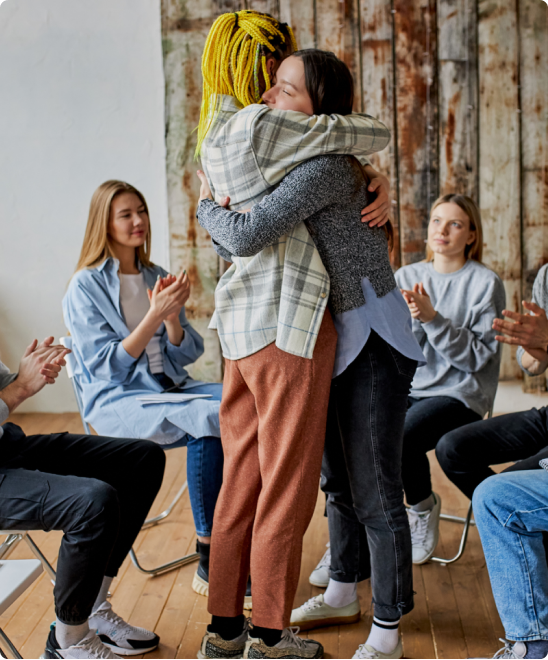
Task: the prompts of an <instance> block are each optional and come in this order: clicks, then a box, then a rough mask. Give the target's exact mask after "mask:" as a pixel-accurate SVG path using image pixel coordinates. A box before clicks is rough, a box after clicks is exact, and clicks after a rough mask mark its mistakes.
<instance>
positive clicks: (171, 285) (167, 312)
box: [148, 270, 190, 324]
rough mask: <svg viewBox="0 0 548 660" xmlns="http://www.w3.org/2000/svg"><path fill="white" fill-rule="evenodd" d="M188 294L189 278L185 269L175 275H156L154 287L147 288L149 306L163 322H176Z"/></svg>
mask: <svg viewBox="0 0 548 660" xmlns="http://www.w3.org/2000/svg"><path fill="white" fill-rule="evenodd" d="M189 296H190V280H189V279H188V275H187V272H186V270H182V271H181V272H180V273H179V275H177V277H175V275H166V277H158V279H157V280H156V284H155V285H154V288H153V289H152V290H151V289H149V290H148V298H149V300H150V307H151V310H152V311H153V313H155V314H156V316H157V318H159V319H161V321H163V322H164V323H167V324H169V323H178V321H179V314H180V313H181V309H182V308H183V307H184V305H185V303H186V301H187V300H188V298H189Z"/></svg>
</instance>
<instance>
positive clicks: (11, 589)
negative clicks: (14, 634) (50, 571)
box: [0, 559, 42, 658]
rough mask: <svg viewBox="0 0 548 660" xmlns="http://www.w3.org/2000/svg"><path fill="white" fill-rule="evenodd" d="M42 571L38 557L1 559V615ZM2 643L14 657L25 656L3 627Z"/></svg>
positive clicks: (0, 640) (0, 633) (0, 641)
mask: <svg viewBox="0 0 548 660" xmlns="http://www.w3.org/2000/svg"><path fill="white" fill-rule="evenodd" d="M41 573H42V564H41V563H40V562H39V561H38V560H37V559H8V560H4V561H0V615H1V614H4V612H5V611H6V610H7V609H8V607H9V606H10V605H12V604H13V603H14V602H15V601H16V600H17V599H18V598H19V596H21V594H22V593H23V592H24V591H26V589H28V588H29V587H30V585H31V584H32V583H33V582H34V581H35V580H36V578H38V577H39V576H40V574H41ZM0 643H1V646H2V649H3V650H4V651H6V650H7V651H8V652H9V653H10V654H11V656H12V657H13V658H22V657H23V656H22V655H20V653H19V651H18V650H17V649H16V648H15V646H14V645H13V644H12V642H11V640H10V638H9V637H8V636H7V635H6V633H5V632H4V631H3V630H2V628H0Z"/></svg>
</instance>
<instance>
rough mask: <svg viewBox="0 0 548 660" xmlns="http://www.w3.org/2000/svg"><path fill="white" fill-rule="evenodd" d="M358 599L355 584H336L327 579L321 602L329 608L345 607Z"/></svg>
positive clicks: (335, 581) (356, 585)
mask: <svg viewBox="0 0 548 660" xmlns="http://www.w3.org/2000/svg"><path fill="white" fill-rule="evenodd" d="M357 599H358V584H357V582H337V580H333V579H332V578H329V584H328V585H327V589H326V590H325V594H324V596H323V602H324V603H325V604H326V605H329V607H346V606H347V605H350V603H353V602H354V601H355V600H357Z"/></svg>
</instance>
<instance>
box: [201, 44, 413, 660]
mask: <svg viewBox="0 0 548 660" xmlns="http://www.w3.org/2000/svg"><path fill="white" fill-rule="evenodd" d="M293 57H297V58H300V59H301V60H302V62H303V65H304V71H303V73H304V75H303V80H302V81H298V80H293V81H287V80H280V81H279V82H277V83H276V84H275V86H274V87H273V89H272V90H270V91H269V92H267V93H266V94H265V95H264V97H263V98H264V101H265V102H266V103H267V104H269V105H271V106H272V107H276V104H277V103H278V102H279V99H280V98H283V108H284V109H287V110H291V109H292V108H291V107H290V106H289V105H288V103H290V101H289V99H291V95H299V94H300V95H302V94H308V97H309V98H310V101H311V110H312V112H313V113H314V114H322V113H325V109H324V108H325V106H326V105H327V104H328V103H329V105H330V110H329V112H331V113H335V114H348V113H350V112H351V108H352V100H353V99H352V96H353V89H352V77H351V75H350V72H349V71H348V68H347V67H346V65H345V64H344V63H342V62H341V61H340V60H338V59H337V58H336V57H335V56H334V55H333V54H332V53H325V52H323V51H316V50H310V51H299V52H297V53H296V54H295V55H294V56H293ZM290 59H291V58H290ZM329 76H334V77H336V78H337V79H338V84H339V85H340V81H341V79H343V80H346V81H348V92H349V93H348V94H346V95H345V96H344V104H343V101H342V98H341V99H340V100H337V99H335V98H333V96H331V97H329V93H328V90H329ZM288 83H290V84H288ZM281 95H283V97H281ZM278 107H280V106H278ZM301 107H302V106H301ZM312 112H311V113H310V114H312ZM200 178H201V180H202V183H203V187H202V194H201V197H200V199H201V201H200V204H199V207H198V219H199V222H200V224H201V225H202V226H203V227H204V228H206V229H207V230H208V231H209V233H210V234H211V236H212V238H213V241H214V243H216V245H217V249H218V251H219V252H220V253H221V254H222V256H224V257H225V258H228V259H230V258H231V255H235V256H250V255H253V254H256V253H257V252H259V251H260V250H263V249H264V248H266V247H268V246H269V245H272V244H274V243H277V242H280V243H282V241H280V237H283V236H284V235H286V234H287V233H288V232H289V231H290V230H291V229H292V228H293V227H294V226H295V225H296V224H297V223H300V222H305V223H306V226H307V228H308V230H309V232H310V234H311V236H312V238H313V240H314V242H315V244H316V247H317V249H318V252H319V253H320V256H321V258H322V261H323V263H324V265H325V267H326V270H327V272H328V274H329V277H330V283H331V290H330V298H329V307H330V310H331V313H332V314H333V318H334V323H335V327H336V329H337V333H338V345H337V354H336V359H335V368H334V372H333V381H332V388H331V397H330V403H329V413H328V423H327V434H326V444H325V452H324V459H323V465H322V488H323V490H324V491H325V492H326V494H327V495H328V502H327V512H328V520H329V530H330V538H331V551H332V562H331V572H330V576H331V579H330V582H329V585H328V588H327V591H326V593H325V596H324V595H323V594H322V595H320V596H316V597H315V598H312V599H311V600H309V601H308V602H307V603H305V604H304V605H303V606H301V607H300V608H298V609H297V610H294V611H293V614H292V616H291V624H292V625H298V626H300V627H301V629H303V630H304V629H311V628H315V627H320V626H323V625H330V624H332V623H334V622H337V623H351V622H353V621H357V620H358V619H359V617H360V606H359V602H358V598H357V591H356V584H357V582H358V581H361V580H365V579H367V578H369V577H371V584H372V590H373V599H374V602H375V621H374V623H373V626H372V630H371V634H370V636H369V638H368V640H367V641H366V643H365V644H362V645H360V647H359V649H358V650H357V651H356V655H355V656H354V657H356V658H369V657H377V658H385V657H390V658H400V657H402V646H401V640H400V638H399V635H398V625H399V620H400V618H401V615H402V614H405V613H407V612H409V611H410V610H411V609H412V608H413V589H412V572H411V542H410V534H409V526H408V520H407V515H406V513H405V508H404V504H403V496H402V482H401V448H402V441H403V425H404V420H405V412H406V408H407V397H408V394H409V389H410V385H411V381H412V378H413V375H414V373H415V369H416V366H417V363H418V362H420V363H423V362H424V357H423V355H422V352H421V350H420V348H419V346H418V343H417V341H416V340H415V338H414V336H413V334H412V330H411V317H410V314H409V311H408V309H407V305H406V304H405V301H404V299H403V297H402V295H401V293H400V291H399V290H398V288H397V285H396V282H395V279H394V276H393V274H392V269H391V267H390V261H389V255H388V240H387V234H386V232H385V231H384V230H383V229H380V228H371V227H369V226H367V224H364V223H363V222H362V221H361V217H360V210H361V209H362V208H363V207H364V205H365V204H366V202H367V181H366V180H365V178H364V176H363V172H362V169H361V167H360V166H359V164H358V163H357V162H356V161H355V160H354V159H353V158H351V157H348V156H320V157H317V158H313V159H310V160H309V161H306V162H305V163H302V164H301V165H299V166H297V167H296V168H295V169H293V170H292V171H291V172H290V173H289V174H288V175H287V176H286V177H285V178H284V179H283V181H282V182H281V183H280V185H279V186H278V188H277V189H276V190H274V191H273V192H272V193H271V194H270V195H268V196H266V197H265V198H264V199H263V200H262V201H261V202H259V203H258V204H256V205H255V206H254V207H253V208H252V209H251V210H250V211H248V212H247V213H238V212H235V211H229V210H227V209H225V208H223V207H221V206H220V205H218V204H216V203H215V202H214V201H213V200H212V199H211V198H210V195H208V189H207V182H206V181H205V178H204V177H203V175H201V176H200ZM208 197H209V198H208ZM267 276H268V275H267V274H265V277H267ZM324 295H325V294H324ZM251 313H252V311H251ZM288 395H290V394H289V393H288ZM303 477H304V478H307V479H312V478H314V476H313V475H312V474H310V475H303Z"/></svg>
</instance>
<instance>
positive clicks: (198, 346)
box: [165, 307, 204, 368]
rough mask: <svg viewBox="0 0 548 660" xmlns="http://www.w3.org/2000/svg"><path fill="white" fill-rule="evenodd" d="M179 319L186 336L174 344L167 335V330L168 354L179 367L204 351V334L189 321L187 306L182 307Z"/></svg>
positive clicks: (184, 365)
mask: <svg viewBox="0 0 548 660" xmlns="http://www.w3.org/2000/svg"><path fill="white" fill-rule="evenodd" d="M179 321H180V323H181V327H182V328H183V330H184V333H185V334H184V337H183V339H182V341H181V343H180V345H179V346H174V345H173V344H172V343H171V342H170V341H169V338H168V337H167V332H166V348H165V350H166V354H167V357H168V358H169V359H170V360H171V362H172V364H173V365H174V366H175V368H177V367H186V366H188V365H189V364H192V363H193V362H196V360H197V359H198V358H199V357H200V355H202V354H203V352H204V340H203V338H202V335H200V333H199V332H198V331H197V330H195V329H194V328H193V327H192V326H191V325H190V322H189V321H188V319H187V317H186V313H185V308H184V307H183V308H182V309H181V313H180V314H179Z"/></svg>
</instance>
